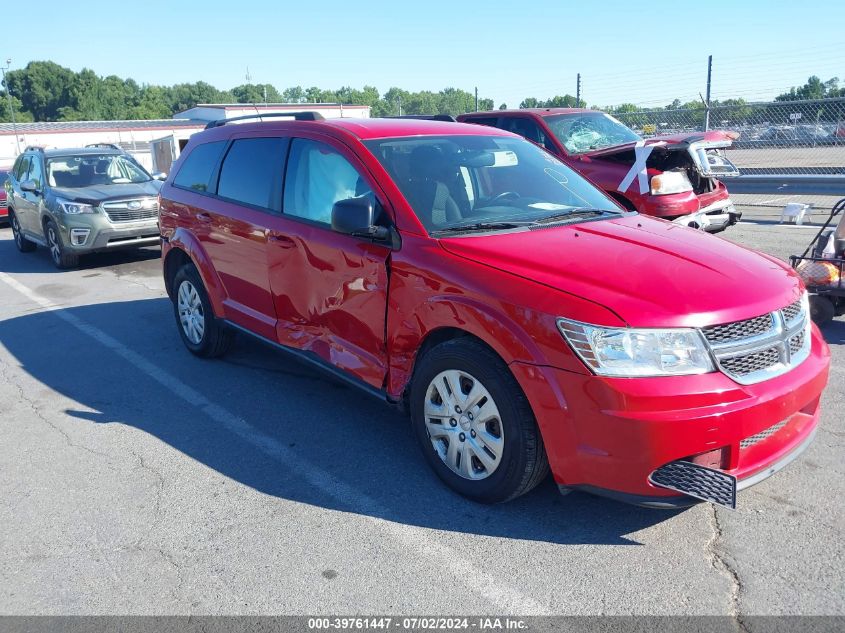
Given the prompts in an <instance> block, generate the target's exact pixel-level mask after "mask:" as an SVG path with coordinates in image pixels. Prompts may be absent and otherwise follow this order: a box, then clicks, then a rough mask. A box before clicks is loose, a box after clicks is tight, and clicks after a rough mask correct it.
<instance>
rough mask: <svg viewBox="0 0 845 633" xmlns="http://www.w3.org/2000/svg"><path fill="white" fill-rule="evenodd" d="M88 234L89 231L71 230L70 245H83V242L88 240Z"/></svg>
mask: <svg viewBox="0 0 845 633" xmlns="http://www.w3.org/2000/svg"><path fill="white" fill-rule="evenodd" d="M90 233H91V231H90V229H71V230H70V243H71V244H73V245H74V246H82V245H83V244H85V241H86V240H87V239H88V235H89V234H90Z"/></svg>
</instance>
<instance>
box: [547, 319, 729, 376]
mask: <svg viewBox="0 0 845 633" xmlns="http://www.w3.org/2000/svg"><path fill="white" fill-rule="evenodd" d="M557 326H558V328H560V331H561V333H562V334H563V335H564V337H566V340H567V341H569V344H570V345H571V346H572V349H574V350H575V353H577V354H578V356H580V357H581V360H583V361H584V363H586V365H587V367H589V368H590V369H592V370H593V371H594V372H595V373H597V374H599V375H601V376H684V375H688V374H705V373H707V372H711V371H715V368H714V367H713V361H712V360H711V358H710V353H709V352H708V350H707V346H706V344H705V342H704V339H703V338H702V336H701V333H700V332H699V331H698V330H693V329H684V328H673V329H667V330H657V329H641V330H638V329H632V328H608V327H597V326H594V325H588V324H586V323H579V322H578V321H570V320H568V319H558V321H557Z"/></svg>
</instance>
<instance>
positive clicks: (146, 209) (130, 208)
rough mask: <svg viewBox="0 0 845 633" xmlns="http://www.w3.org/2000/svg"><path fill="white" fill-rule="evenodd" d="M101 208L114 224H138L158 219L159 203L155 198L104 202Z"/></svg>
mask: <svg viewBox="0 0 845 633" xmlns="http://www.w3.org/2000/svg"><path fill="white" fill-rule="evenodd" d="M101 206H102V207H103V211H105V213H106V215H108V216H109V220H111V221H112V222H137V221H139V220H152V219H153V218H157V217H158V201H157V200H156V199H155V198H140V199H136V200H118V201H115V202H104V203H103V204H102V205H101Z"/></svg>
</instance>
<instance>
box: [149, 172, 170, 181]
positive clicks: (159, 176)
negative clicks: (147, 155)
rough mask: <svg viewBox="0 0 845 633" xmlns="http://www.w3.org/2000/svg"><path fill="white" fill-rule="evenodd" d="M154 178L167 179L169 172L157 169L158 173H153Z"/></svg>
mask: <svg viewBox="0 0 845 633" xmlns="http://www.w3.org/2000/svg"><path fill="white" fill-rule="evenodd" d="M152 177H153V180H167V174H165V173H164V172H163V171H157V172H156V173H154V174H152Z"/></svg>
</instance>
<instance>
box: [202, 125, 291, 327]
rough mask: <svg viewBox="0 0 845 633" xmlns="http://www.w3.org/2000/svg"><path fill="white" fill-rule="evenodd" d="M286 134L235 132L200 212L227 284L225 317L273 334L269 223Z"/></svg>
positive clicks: (277, 202)
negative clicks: (207, 201) (213, 189)
mask: <svg viewBox="0 0 845 633" xmlns="http://www.w3.org/2000/svg"><path fill="white" fill-rule="evenodd" d="M287 143H288V141H287V139H285V138H280V137H278V136H276V137H262V136H257V135H248V136H234V137H233V138H232V140H231V142H230V144H229V146H228V147H227V148H226V151H225V154H224V156H223V160H222V162H221V164H220V170H219V174H218V175H217V182H216V183H215V184H216V194H217V195H216V198H215V199H214V201H213V203H212V204H209V205H208V206H207V207H206V210H205V212H203V213H200V214H199V215H198V219H199V220H200V221H201V222H205V223H206V224H207V227H208V229H207V232H206V233H205V236H204V239H203V246H204V247H205V250H206V252H207V253H208V256H209V257H210V258H211V261H212V263H213V264H214V268H215V270H216V271H217V274H218V275H219V277H220V281H221V283H222V285H223V287H224V288H225V290H226V299H225V301H224V302H223V304H224V309H225V312H226V318H227V319H229V320H231V321H233V322H234V323H237V324H238V325H241V326H243V327H245V328H247V329H249V330H251V331H253V332H255V333H257V334H260V335H261V336H264V337H266V338H269V339H271V340H273V339H275V334H276V332H275V330H276V310H275V307H274V302H273V296H272V293H271V289H270V279H269V275H268V272H267V228H268V226H269V224H270V222H271V221H272V218H273V217H274V216H278V215H279V214H280V213H281V196H282V167H283V164H284V158H285V153H286V151H287Z"/></svg>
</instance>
